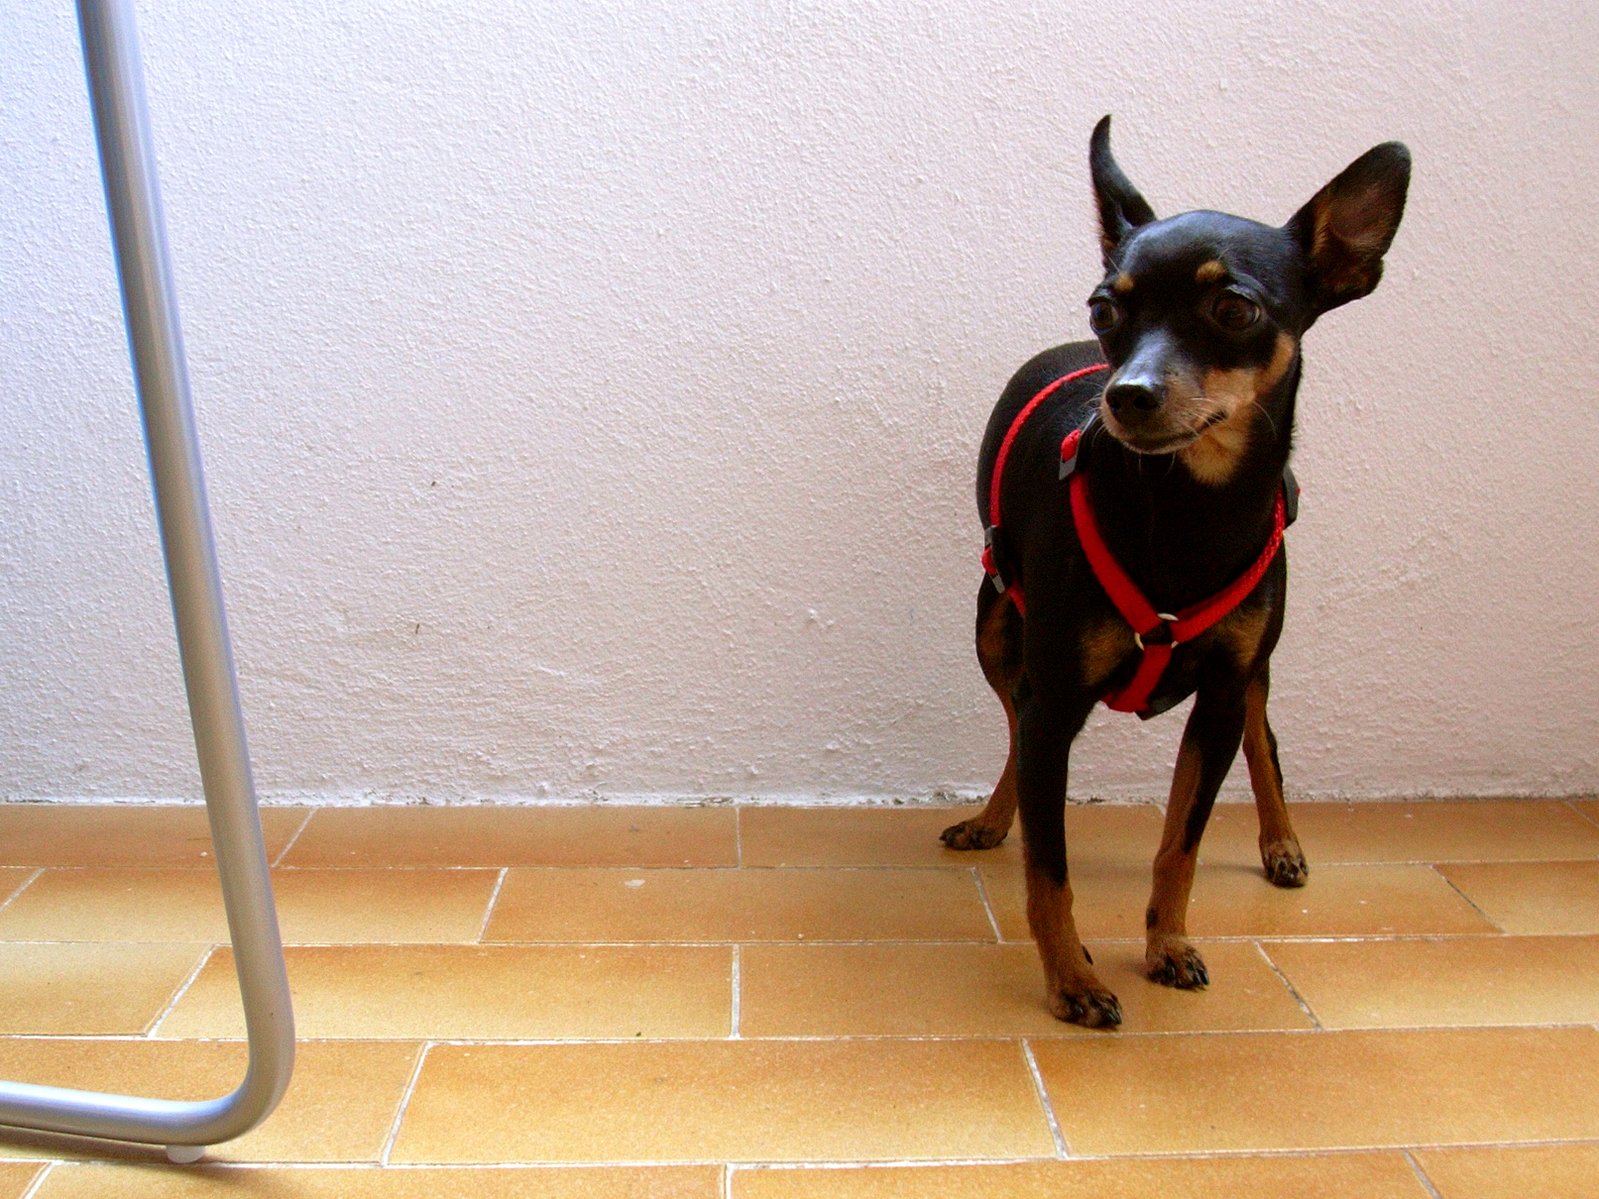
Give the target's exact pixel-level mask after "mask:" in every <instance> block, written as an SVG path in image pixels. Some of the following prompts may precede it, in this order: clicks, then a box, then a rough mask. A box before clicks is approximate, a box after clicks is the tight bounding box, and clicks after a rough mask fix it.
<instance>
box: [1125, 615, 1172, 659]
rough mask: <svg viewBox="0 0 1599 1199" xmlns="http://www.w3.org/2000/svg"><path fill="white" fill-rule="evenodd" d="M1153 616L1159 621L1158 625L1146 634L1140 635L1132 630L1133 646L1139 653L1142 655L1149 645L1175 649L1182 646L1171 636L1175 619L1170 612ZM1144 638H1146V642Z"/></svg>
mask: <svg viewBox="0 0 1599 1199" xmlns="http://www.w3.org/2000/svg"><path fill="white" fill-rule="evenodd" d="M1155 616H1156V617H1157V618H1158V619H1159V620H1160V623H1159V624H1158V625H1156V626H1155V627H1154V628H1152V629H1150V630H1149V631H1148V632H1147V633H1140V632H1138V631H1137V630H1136V629H1135V630H1133V644H1134V645H1136V646H1137V647H1138V652H1139V653H1143V652H1144V650H1146V649H1148V648H1149V646H1151V645H1169V646H1171V647H1172V648H1173V649H1176V648H1177V647H1178V646H1179V645H1181V644H1182V642H1180V641H1178V640H1177V638H1176V637H1174V636H1172V631H1171V627H1172V625H1174V624H1176V623H1177V618H1176V617H1175V616H1173V615H1172V614H1171V613H1170V612H1157V613H1155ZM1145 638H1148V641H1147V642H1146V641H1145Z"/></svg>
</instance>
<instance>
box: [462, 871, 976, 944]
mask: <svg viewBox="0 0 1599 1199" xmlns="http://www.w3.org/2000/svg"><path fill="white" fill-rule="evenodd" d="M485 939H486V940H490V941H792V940H805V941H810V940H838V941H858V940H868V939H871V940H973V939H978V940H989V941H992V940H993V939H994V930H993V926H992V925H991V924H990V923H989V921H988V914H987V912H986V911H985V910H984V908H983V901H982V896H981V894H980V892H979V891H978V889H977V882H976V879H975V877H974V876H973V875H972V873H971V871H969V870H869V869H855V870H829V869H803V870H749V869H745V870H616V869H567V870H562V869H547V870H537V869H519V870H511V871H508V872H507V874H506V878H505V885H504V887H503V888H501V890H500V898H499V900H498V902H497V903H496V904H495V906H494V915H493V917H492V918H491V919H490V921H489V926H488V931H487V934H486V937H485Z"/></svg>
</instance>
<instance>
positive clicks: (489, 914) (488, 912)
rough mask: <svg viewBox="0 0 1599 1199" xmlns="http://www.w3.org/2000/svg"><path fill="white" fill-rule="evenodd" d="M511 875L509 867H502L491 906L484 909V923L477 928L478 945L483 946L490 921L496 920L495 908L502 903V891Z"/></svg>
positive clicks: (490, 895)
mask: <svg viewBox="0 0 1599 1199" xmlns="http://www.w3.org/2000/svg"><path fill="white" fill-rule="evenodd" d="M510 873H511V868H510V867H509V866H501V867H500V877H499V878H497V879H495V880H494V890H493V891H491V892H490V893H489V905H488V907H486V908H485V909H483V923H481V924H479V925H478V926H477V943H478V944H479V945H481V944H483V938H484V937H486V936H488V933H489V921H490V920H492V919H493V918H494V907H495V905H496V904H497V903H499V902H500V891H501V890H502V889H503V888H504V886H505V878H506V875H508V874H510Z"/></svg>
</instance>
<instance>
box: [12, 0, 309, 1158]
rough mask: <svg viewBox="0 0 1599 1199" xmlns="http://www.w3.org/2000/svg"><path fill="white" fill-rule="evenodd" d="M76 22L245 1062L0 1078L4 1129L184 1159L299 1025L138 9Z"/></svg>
mask: <svg viewBox="0 0 1599 1199" xmlns="http://www.w3.org/2000/svg"><path fill="white" fill-rule="evenodd" d="M78 21H79V29H80V32H81V34H82V38H83V56H84V67H85V70H86V72H87V75H88V81H89V96H90V103H91V107H92V110H93V114H94V126H95V135H96V138H97V140H98V143H99V150H100V164H101V171H102V175H103V178H104V182H105V193H106V207H107V209H108V211H109V213H110V218H111V238H112V243H113V246H114V248H115V251H116V260H117V274H118V277H119V279H120V281H121V286H122V303H123V311H124V315H125V316H126V319H127V327H128V343H129V348H130V351H131V354H132V359H133V373H134V380H135V383H136V385H137V388H138V393H139V404H140V410H141V413H142V416H143V421H144V434H145V445H146V448H147V450H148V453H149V459H150V476H151V481H152V484H153V488H154V492H155V503H156V515H157V521H158V524H159V526H160V530H161V545H162V551H163V553H164V555H165V559H166V570H167V582H168V587H169V588H170V591H171V595H172V612H173V619H174V622H175V624H176V626H177V634H178V650H179V654H180V657H181V659H182V664H183V680H184V687H185V690H186V691H187V694H188V701H189V713H190V718H191V720H192V722H193V725H194V742H195V749H196V753H197V755H198V757H199V764H200V781H201V784H202V785H203V787H204V789H205V800H206V809H207V812H208V814H209V817H210V823H211V837H212V841H213V842H214V844H215V848H216V862H217V869H218V872H219V873H220V875H221V879H222V893H223V902H224V905H225V906H226V908H227V916H228V929H229V932H230V934H231V936H232V940H233V952H234V958H235V961H236V963H237V967H238V976H239V989H240V992H241V994H242V996H243V1000H244V1019H245V1029H246V1035H247V1036H248V1038H249V1047H250V1061H249V1067H248V1069H247V1071H246V1073H245V1078H244V1081H243V1082H242V1083H241V1084H240V1086H239V1088H238V1089H237V1090H236V1091H234V1092H233V1093H232V1094H231V1095H227V1096H224V1097H222V1098H220V1099H215V1100H209V1101H203V1102H178V1101H172V1100H159V1099H141V1098H137V1097H134V1096H129V1095H112V1094H102V1093H99V1092H92V1091H75V1090H67V1089H64V1088H59V1087H41V1086H31V1085H27V1084H22V1083H5V1082H0V1125H7V1126H11V1127H18V1128H31V1129H39V1130H44V1131H51V1132H62V1133H72V1134H77V1135H80V1136H90V1137H102V1138H107V1139H111V1140H119V1141H139V1142H147V1143H150V1144H160V1145H166V1146H168V1147H169V1149H168V1152H169V1153H170V1154H171V1155H172V1156H173V1157H174V1159H186V1160H192V1159H193V1158H194V1157H196V1156H198V1154H197V1153H195V1152H194V1151H193V1149H192V1147H197V1146H198V1147H203V1146H206V1145H213V1144H217V1143H218V1142H221V1141H226V1140H231V1139H232V1138H234V1137H237V1136H239V1135H240V1134H242V1133H244V1132H246V1131H248V1130H249V1129H250V1128H252V1127H254V1126H255V1125H256V1124H258V1123H259V1122H260V1121H261V1120H263V1119H265V1118H266V1116H267V1115H268V1114H270V1113H271V1111H272V1109H273V1108H274V1107H276V1106H277V1103H278V1101H279V1099H281V1098H282V1097H283V1092H284V1090H285V1089H286V1088H287V1086H288V1083H289V1074H290V1072H291V1070H292V1069H293V1064H294V1020H293V1015H292V1012H291V1009H290V1004H289V984H288V978H287V975H286V973H285V970H284V962H283V946H282V941H281V939H280V937H279V933H278V922H277V910H276V908H275V906H274V904H273V901H272V885H271V879H270V876H269V875H268V872H267V860H266V847H265V844H264V842H263V840H262V835H261V819H260V812H259V810H258V808H257V805H256V797H255V788H254V784H253V782H252V780H251V777H250V758H249V749H248V746H247V745H246V742H245V735H244V720H243V716H242V713H241V711H240V707H239V694H238V683H237V677H236V674H235V671H234V666H233V654H232V650H231V647H230V644H229V639H228V629H227V620H226V616H225V614H224V611H223V606H222V586H221V580H220V576H219V574H218V571H217V563H216V547H215V543H214V540H213V538H212V533H211V521H210V514H209V511H208V508H207V504H206V496H205V482H204V477H203V474H202V471H201V466H200V450H199V441H198V438H197V437H196V433H195V425H194V413H193V408H192V406H191V404H190V399H189V381H188V375H187V370H186V367H185V360H184V355H183V340H182V336H181V333H180V330H179V326H178V310H177V300H176V296H175V293H174V290H173V286H172V271H171V265H170V263H169V260H168V255H167V247H166V234H165V228H164V223H163V220H162V215H161V199H160V194H159V189H158V187H157V181H156V170H155V155H154V152H153V150H152V146H151V141H150V134H149V120H148V115H147V113H146V111H145V100H144V79H143V72H142V69H141V66H140V60H139V49H138V40H137V35H136V32H135V29H134V25H133V15H132V12H131V10H130V7H129V5H128V4H127V3H126V0H78Z"/></svg>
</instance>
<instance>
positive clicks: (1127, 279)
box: [1110, 271, 1136, 296]
mask: <svg viewBox="0 0 1599 1199" xmlns="http://www.w3.org/2000/svg"><path fill="white" fill-rule="evenodd" d="M1135 285H1136V280H1134V278H1133V277H1132V276H1131V275H1129V274H1128V273H1127V272H1126V271H1123V272H1122V273H1121V274H1119V275H1117V276H1116V281H1115V282H1114V283H1112V284H1111V285H1110V289H1111V291H1113V292H1115V293H1116V294H1117V295H1119V296H1125V295H1126V294H1127V293H1128V292H1130V291H1132V290H1133V287H1134V286H1135Z"/></svg>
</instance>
